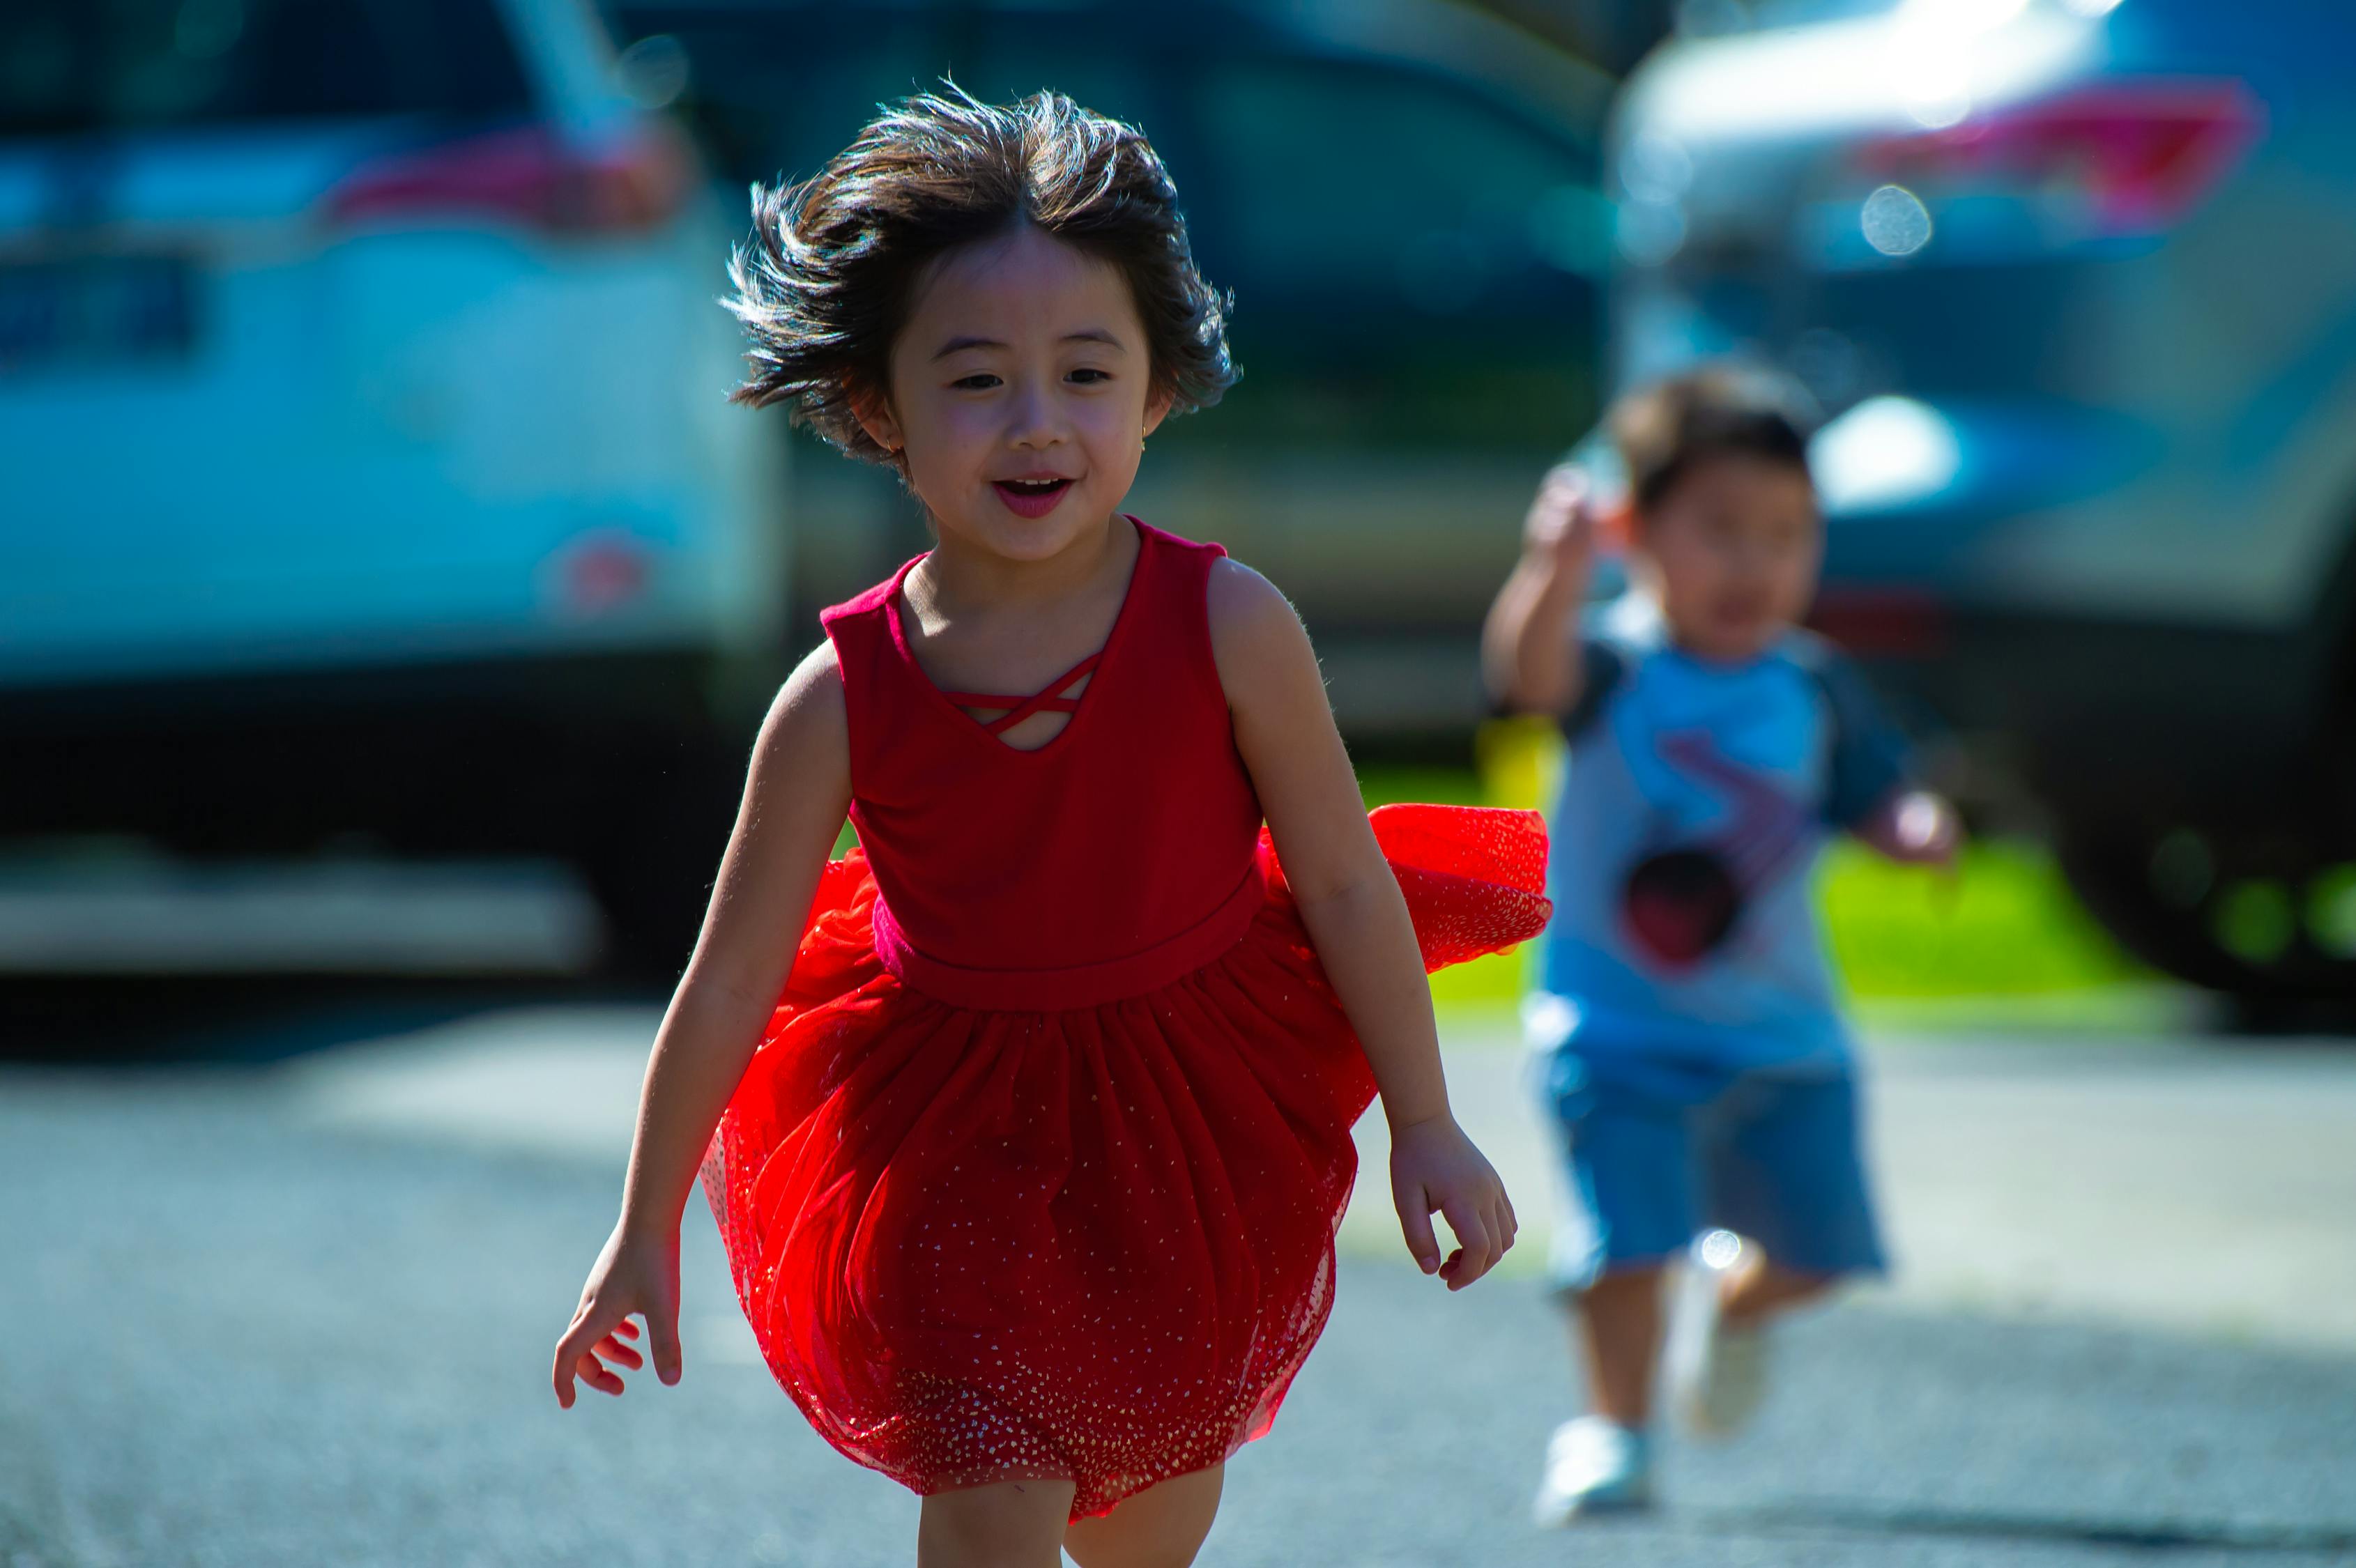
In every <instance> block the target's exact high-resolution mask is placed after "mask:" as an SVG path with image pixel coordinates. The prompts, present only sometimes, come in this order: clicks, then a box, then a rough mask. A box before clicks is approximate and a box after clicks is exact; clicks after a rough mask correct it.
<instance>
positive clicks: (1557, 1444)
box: [1530, 1415, 1653, 1530]
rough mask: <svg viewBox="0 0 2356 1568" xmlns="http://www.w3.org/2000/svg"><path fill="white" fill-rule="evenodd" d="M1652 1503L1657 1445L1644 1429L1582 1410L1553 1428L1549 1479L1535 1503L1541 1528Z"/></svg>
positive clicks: (1533, 1516) (1532, 1510)
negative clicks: (1650, 1440)
mask: <svg viewBox="0 0 2356 1568" xmlns="http://www.w3.org/2000/svg"><path fill="white" fill-rule="evenodd" d="M1652 1503H1653V1448H1652V1445H1651V1444H1650V1443H1649V1442H1648V1441H1646V1439H1645V1436H1644V1434H1643V1433H1641V1432H1631V1431H1629V1430H1628V1429H1627V1428H1626V1427H1624V1426H1622V1425H1621V1424H1619V1423H1618V1422H1615V1421H1607V1420H1605V1419H1604V1418H1603V1417H1601V1416H1600V1415H1582V1416H1580V1418H1579V1419H1578V1420H1576V1421H1566V1422H1564V1423H1563V1424H1561V1425H1560V1426H1558V1427H1556V1428H1555V1429H1554V1436H1553V1438H1552V1439H1551V1440H1550V1441H1548V1442H1547V1458H1546V1478H1545V1479H1544V1480H1542V1481H1540V1482H1539V1483H1538V1495H1537V1499H1535V1500H1534V1501H1533V1502H1532V1503H1531V1504H1530V1517H1531V1519H1533V1520H1536V1521H1537V1525H1538V1528H1539V1529H1541V1530H1559V1529H1561V1528H1562V1527H1563V1526H1564V1525H1567V1524H1569V1523H1570V1522H1571V1521H1572V1520H1577V1519H1584V1518H1587V1517H1589V1516H1590V1515H1594V1514H1600V1513H1623V1512H1626V1511H1628V1510H1630V1509H1641V1508H1650V1507H1651V1506H1652Z"/></svg>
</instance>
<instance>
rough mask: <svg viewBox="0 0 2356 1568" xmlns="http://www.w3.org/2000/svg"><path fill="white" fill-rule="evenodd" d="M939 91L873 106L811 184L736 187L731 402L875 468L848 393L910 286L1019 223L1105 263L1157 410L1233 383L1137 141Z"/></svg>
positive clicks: (1150, 161) (1043, 110) (1045, 96)
mask: <svg viewBox="0 0 2356 1568" xmlns="http://www.w3.org/2000/svg"><path fill="white" fill-rule="evenodd" d="M944 85H945V87H946V91H944V92H942V93H938V94H934V93H927V94H924V95H922V96H919V97H916V98H911V99H909V100H907V101H905V102H903V103H900V104H897V105H895V106H892V107H889V108H886V109H884V110H883V112H882V113H881V114H880V115H879V116H878V117H877V118H876V119H875V120H874V121H873V122H872V123H870V124H869V125H868V127H867V128H866V129H865V130H864V131H862V132H861V133H859V139H858V140H857V141H855V142H853V143H852V144H851V145H850V146H849V147H848V148H846V149H845V150H844V151H843V152H842V153H841V154H840V155H837V156H836V157H835V159H834V160H833V161H832V162H831V163H830V164H828V165H826V167H825V168H823V169H821V170H820V171H819V173H818V174H817V175H816V176H814V177H812V178H810V179H808V180H804V181H802V182H801V183H800V184H798V185H793V186H787V187H777V188H774V189H771V188H765V187H761V186H757V185H756V186H755V187H753V236H752V239H751V240H750V241H749V242H747V243H746V244H744V245H742V246H740V247H738V248H737V250H736V251H735V252H734V255H733V256H731V258H730V260H729V266H728V275H729V278H730V280H731V281H732V282H733V283H734V284H735V285H736V292H735V294H734V297H733V298H731V299H730V300H729V301H728V302H727V303H728V308H729V309H730V310H731V311H733V312H734V313H735V315H736V316H737V317H738V319H740V320H742V321H743V322H744V325H745V328H746V330H747V331H748V332H749V333H750V334H751V336H752V339H753V347H752V349H751V351H750V352H749V353H748V354H747V355H746V356H745V358H746V360H747V361H748V362H749V363H750V365H751V366H752V370H751V373H750V374H749V375H748V376H747V377H746V379H745V380H744V385H742V386H740V387H738V388H737V389H735V391H734V393H732V394H731V396H732V397H733V398H734V400H736V401H737V402H741V403H749V404H752V405H753V406H754V407H755V408H759V407H763V406H765V405H766V404H769V403H778V402H782V403H785V404H787V405H788V407H789V408H790V409H791V411H792V416H793V418H794V420H795V421H796V422H798V423H801V424H806V425H808V426H809V427H810V428H811V429H812V430H814V431H816V432H818V433H819V435H820V436H822V437H824V438H825V439H826V440H828V441H830V442H831V443H834V444H835V445H836V446H838V447H840V448H841V449H842V450H843V451H844V452H846V453H850V454H851V455H852V456H854V457H862V458H865V459H867V460H868V461H869V462H871V463H883V462H890V461H892V460H893V458H892V454H891V453H887V452H885V451H884V450H883V448H882V447H881V446H879V445H877V444H876V443H875V441H874V440H873V438H872V437H870V436H869V435H868V433H867V432H866V431H864V430H863V429H862V428H861V427H860V423H859V421H858V418H857V417H856V415H855V414H854V413H853V412H852V407H851V399H852V397H853V395H854V394H866V395H881V394H882V393H883V392H884V391H885V390H886V389H888V387H889V385H890V379H889V363H890V357H891V351H892V342H893V339H894V337H895V336H898V334H899V331H900V328H901V326H902V325H903V324H904V323H905V321H906V319H907V314H908V310H909V306H910V304H911V301H912V298H913V296H914V294H915V292H916V284H917V282H918V281H919V279H920V278H921V277H922V276H923V274H924V272H925V270H926V268H927V267H928V266H929V265H931V263H932V262H933V261H935V259H937V257H939V256H940V255H941V254H942V253H943V252H945V251H950V250H953V249H955V248H956V247H958V246H960V245H965V244H969V243H971V242H972V241H974V240H989V239H994V238H996V237H997V236H999V235H1001V234H1004V233H1006V232H1008V231H1009V230H1011V229H1015V228H1016V227H1018V226H1020V225H1023V224H1029V225H1032V226H1033V227H1034V228H1037V229H1040V230H1041V231H1042V232H1044V233H1047V234H1052V235H1054V236H1055V238H1056V239H1058V240H1063V241H1064V242H1065V243H1066V244H1067V245H1070V246H1072V247H1074V248H1075V249H1076V250H1079V251H1084V252H1086V253H1087V254H1088V255H1090V256H1093V257H1096V258H1098V260H1100V261H1107V262H1109V263H1110V264H1111V265H1112V266H1114V267H1115V268H1117V269H1119V272H1120V273H1121V275H1122V277H1123V278H1124V279H1126V280H1127V282H1128V283H1129V288H1130V293H1131V294H1132V295H1133V296H1134V297H1135V299H1136V302H1137V313H1138V315H1139V316H1140V317H1141V318H1142V319H1143V321H1144V323H1145V335H1146V341H1147V346H1148V348H1149V350H1150V352H1151V366H1152V369H1151V375H1152V378H1153V389H1154V390H1155V391H1156V392H1158V393H1160V394H1162V395H1163V396H1165V397H1167V398H1168V399H1169V400H1170V402H1171V410H1172V411H1173V412H1184V411H1187V410H1190V409H1198V408H1205V407H1208V406H1209V405H1210V404H1213V403H1215V402H1217V401H1218V400H1219V397H1220V394H1221V393H1223V392H1225V391H1226V389H1228V388H1229V387H1230V386H1232V385H1234V384H1235V380H1236V376H1237V371H1236V368H1235V365H1234V362H1233V361H1232V360H1231V359H1230V358H1229V357H1228V353H1227V334H1226V321H1227V313H1228V310H1229V309H1230V308H1231V302H1230V300H1229V299H1228V297H1227V296H1226V295H1224V294H1222V293H1219V292H1217V291H1215V290H1214V289H1213V288H1212V287H1211V285H1210V284H1209V283H1205V281H1204V279H1203V275H1202V273H1201V272H1197V271H1196V270H1195V267H1194V252H1193V251H1192V249H1191V248H1190V247H1189V246H1188V244H1187V240H1186V219H1185V218H1184V217H1183V215H1182V214H1181V213H1180V212H1179V210H1178V191H1177V187H1175V186H1173V185H1172V184H1171V183H1170V176H1169V175H1168V174H1167V173H1166V172H1164V170H1163V169H1162V160H1161V159H1160V158H1159V157H1158V156H1156V155H1154V151H1153V149H1152V147H1151V145H1149V144H1147V142H1146V140H1145V137H1144V136H1143V135H1142V134H1141V133H1139V132H1138V131H1137V130H1135V129H1134V128H1132V127H1130V126H1128V125H1124V124H1122V123H1120V122H1119V121H1118V120H1110V119H1107V118H1106V117H1105V116H1103V115H1101V114H1097V113H1093V112H1090V111H1088V110H1086V109H1082V108H1081V107H1079V106H1078V105H1077V104H1076V103H1074V102H1073V101H1071V100H1070V99H1068V98H1066V97H1065V96H1064V95H1063V94H1061V93H1057V92H1038V93H1033V95H1032V96H1030V97H1028V98H1025V99H1023V100H1022V101H1019V102H1015V103H1011V104H1003V105H999V104H988V103H983V102H980V101H978V100H976V99H975V98H973V97H972V96H971V95H970V94H969V93H967V92H966V91H963V90H962V89H960V88H958V86H957V85H956V84H955V83H954V82H949V83H945V84H944Z"/></svg>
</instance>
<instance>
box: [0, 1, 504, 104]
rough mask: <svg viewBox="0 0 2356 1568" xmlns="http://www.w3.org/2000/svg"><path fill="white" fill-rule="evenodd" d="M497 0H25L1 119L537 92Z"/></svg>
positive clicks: (6, 48)
mask: <svg viewBox="0 0 2356 1568" xmlns="http://www.w3.org/2000/svg"><path fill="white" fill-rule="evenodd" d="M529 106H530V90H529V88H528V86H527V84H526V81H525V78H524V74H523V69H522V67H521V65H520V63H519V61H518V59H517V58H516V54H515V50H514V49H513V48H512V47H511V46H510V44H509V39H508V37H507V33H506V30H505V28H504V27H502V25H501V20H500V17H499V15H498V8H497V5H496V0H13V3H12V4H10V5H6V6H5V7H0V135H9V136H28V135H58V134H74V133H86V132H91V131H107V130H117V129H140V128H148V127H166V126H172V127H178V126H191V125H205V124H224V123H252V122H261V121H284V120H309V119H324V118H330V117H356V116H370V115H383V114H397V113H399V114H406V113H420V112H424V113H443V114H452V115H479V114H495V113H504V112H518V111H521V110H524V109H526V108H528V107H529Z"/></svg>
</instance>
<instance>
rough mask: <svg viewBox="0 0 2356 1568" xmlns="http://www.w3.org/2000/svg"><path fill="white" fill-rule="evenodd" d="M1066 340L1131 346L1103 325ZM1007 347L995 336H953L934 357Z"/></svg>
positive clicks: (938, 358) (1124, 349)
mask: <svg viewBox="0 0 2356 1568" xmlns="http://www.w3.org/2000/svg"><path fill="white" fill-rule="evenodd" d="M1064 341H1065V342H1066V343H1101V344H1103V345H1105V346H1106V347H1109V348H1119V349H1120V350H1122V351H1123V352H1126V351H1127V350H1128V347H1129V345H1127V344H1126V343H1123V342H1122V341H1121V340H1120V339H1119V338H1118V337H1116V336H1113V335H1112V334H1111V333H1110V332H1108V331H1106V330H1105V329H1104V328H1102V327H1097V326H1091V327H1087V328H1084V329H1083V330H1081V331H1078V332H1068V333H1066V334H1065V335H1064ZM1003 347H1006V345H1005V344H1003V343H1001V342H1000V341H999V340H998V339H997V338H995V337H952V338H950V339H949V340H948V342H947V343H944V344H942V345H941V346H940V347H938V348H937V349H936V350H934V352H933V357H934V358H935V359H936V360H941V359H946V358H948V357H949V356H950V355H952V354H961V353H963V352H964V351H965V350H967V349H969V348H1003Z"/></svg>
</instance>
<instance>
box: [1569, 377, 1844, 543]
mask: <svg viewBox="0 0 2356 1568" xmlns="http://www.w3.org/2000/svg"><path fill="white" fill-rule="evenodd" d="M1806 408H1807V398H1806V395H1805V394H1804V393H1803V392H1801V391H1800V390H1799V389H1798V388H1797V387H1795V386H1794V385H1792V384H1790V383H1788V382H1785V381H1783V379H1780V378H1778V377H1776V376H1774V375H1772V373H1770V372H1767V371H1763V370H1759V369H1755V368H1751V367H1748V366H1741V365H1732V364H1718V365H1705V366H1702V367H1700V368H1696V369H1692V370H1687V371H1685V372H1684V373H1682V374H1680V375H1676V376H1671V377H1669V378H1667V379H1665V380H1660V381H1655V382H1652V383H1650V384H1649V385H1647V386H1644V387H1640V388H1638V389H1636V390H1635V391H1633V392H1629V393H1626V394H1625V395H1623V396H1622V398H1621V399H1620V400H1619V401H1618V402H1616V403H1614V404H1613V405H1612V413H1611V416H1610V421H1609V428H1610V430H1611V432H1612V444H1613V445H1615V446H1617V447H1618V448H1619V450H1620V461H1621V462H1622V464H1624V465H1625V466H1626V468H1627V471H1628V496H1629V500H1630V501H1631V503H1632V504H1633V507H1634V509H1635V512H1636V514H1637V516H1639V517H1643V516H1644V515H1645V514H1647V513H1649V512H1651V511H1652V510H1653V509H1654V508H1655V507H1658V506H1659V505H1660V504H1661V502H1662V501H1663V500H1665V498H1666V497H1667V496H1668V494H1669V492H1670V491H1671V490H1672V489H1675V488H1676V484H1677V481H1678V480H1680V479H1682V478H1684V477H1685V476H1686V475H1688V474H1690V473H1692V472H1693V471H1694V469H1695V468H1696V467H1697V466H1699V465H1700V464H1702V463H1703V462H1704V461H1706V460H1708V459H1709V458H1713V457H1730V456H1732V457H1756V458H1763V459H1765V460H1766V461H1768V462H1770V463H1777V464H1788V465H1789V466H1791V467H1793V468H1796V469H1798V470H1799V471H1800V473H1801V474H1802V475H1806V473H1807V471H1808V437H1807V433H1806V432H1807V427H1808V425H1809V424H1811V423H1812V422H1813V421H1812V420H1811V419H1810V417H1809V415H1808V413H1807V412H1806Z"/></svg>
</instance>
